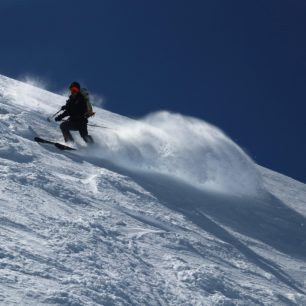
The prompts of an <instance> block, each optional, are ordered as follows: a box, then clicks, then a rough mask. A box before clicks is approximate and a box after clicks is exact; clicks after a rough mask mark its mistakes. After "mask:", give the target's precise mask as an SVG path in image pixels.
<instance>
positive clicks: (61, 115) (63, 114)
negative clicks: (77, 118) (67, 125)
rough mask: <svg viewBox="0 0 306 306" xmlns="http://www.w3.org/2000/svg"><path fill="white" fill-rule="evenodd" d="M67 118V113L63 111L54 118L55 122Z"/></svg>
mask: <svg viewBox="0 0 306 306" xmlns="http://www.w3.org/2000/svg"><path fill="white" fill-rule="evenodd" d="M67 116H69V114H68V112H67V111H64V112H63V113H62V114H60V115H58V116H57V117H55V118H54V119H55V121H61V120H62V119H63V118H65V117H67Z"/></svg>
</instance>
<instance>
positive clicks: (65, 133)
mask: <svg viewBox="0 0 306 306" xmlns="http://www.w3.org/2000/svg"><path fill="white" fill-rule="evenodd" d="M60 128H61V131H62V133H63V136H64V139H65V142H67V141H72V142H73V141H74V139H73V137H72V135H71V133H70V130H72V129H73V128H72V126H71V124H70V122H69V121H64V122H63V123H61V125H60Z"/></svg>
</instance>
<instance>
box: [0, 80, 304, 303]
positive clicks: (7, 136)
mask: <svg viewBox="0 0 306 306" xmlns="http://www.w3.org/2000/svg"><path fill="white" fill-rule="evenodd" d="M65 99H66V98H65V97H63V96H59V95H56V94H53V93H50V92H47V91H45V90H43V89H40V88H37V87H35V86H32V85H29V84H25V83H22V82H18V81H15V80H12V79H9V78H6V77H4V76H0V132H1V138H0V173H1V176H0V180H1V184H0V190H1V197H0V209H1V211H0V227H1V231H0V304H1V305H175V306H177V305H306V295H305V292H306V261H305V259H306V230H305V228H306V186H305V185H304V184H302V183H299V182H297V181H295V180H293V179H290V178H288V177H285V176H283V175H281V174H278V173H275V172H273V171H271V170H268V169H265V168H262V167H260V166H257V165H256V164H254V162H253V161H252V160H251V159H250V158H249V157H248V156H247V155H246V154H245V153H244V152H243V150H241V149H240V148H239V146H237V145H236V144H235V143H234V142H233V141H232V140H230V139H229V138H228V137H227V136H226V135H225V134H224V133H223V132H222V131H220V130H219V129H217V128H216V127H214V126H212V125H210V124H208V123H206V122H203V121H200V120H198V119H195V118H190V117H185V116H181V115H178V114H171V113H168V112H159V113H155V114H152V115H150V116H148V117H147V118H145V119H143V120H139V121H135V120H132V119H129V118H125V117H122V116H120V115H117V114H113V113H111V112H108V111H106V110H102V109H100V108H97V107H96V108H95V110H96V111H97V115H96V116H95V118H93V119H92V120H91V123H93V124H97V125H103V126H106V127H107V128H97V127H92V128H91V129H90V133H91V134H92V136H93V137H94V139H95V140H96V144H95V145H93V146H92V147H86V145H85V144H83V143H82V141H81V139H80V138H79V136H76V139H77V143H76V146H77V147H78V148H79V150H78V151H73V152H61V151H59V150H58V149H56V148H53V147H51V146H43V145H39V144H37V143H35V142H33V141H32V139H33V137H34V136H35V134H34V131H36V132H38V133H39V134H40V136H45V137H48V138H51V139H56V140H61V134H60V131H59V128H58V124H57V123H54V122H53V123H50V122H48V121H47V120H46V118H47V117H48V116H50V114H53V113H55V112H56V111H57V110H58V109H59V107H60V106H61V105H63V104H64V103H65Z"/></svg>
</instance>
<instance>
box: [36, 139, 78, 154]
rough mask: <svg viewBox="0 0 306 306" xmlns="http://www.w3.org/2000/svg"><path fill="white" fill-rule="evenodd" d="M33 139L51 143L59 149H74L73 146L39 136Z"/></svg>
mask: <svg viewBox="0 0 306 306" xmlns="http://www.w3.org/2000/svg"><path fill="white" fill-rule="evenodd" d="M34 140H35V141H36V142H38V143H45V144H51V145H54V146H55V147H56V148H58V149H60V150H69V151H73V150H76V149H75V148H72V147H69V146H66V145H64V144H61V143H59V142H55V141H50V140H46V139H43V138H40V137H35V138H34Z"/></svg>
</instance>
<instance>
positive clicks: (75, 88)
mask: <svg viewBox="0 0 306 306" xmlns="http://www.w3.org/2000/svg"><path fill="white" fill-rule="evenodd" d="M70 91H71V92H79V91H80V89H79V88H78V87H75V86H73V87H70Z"/></svg>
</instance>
